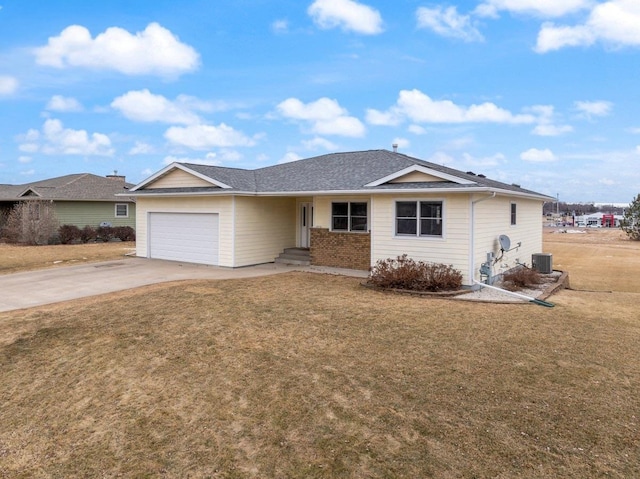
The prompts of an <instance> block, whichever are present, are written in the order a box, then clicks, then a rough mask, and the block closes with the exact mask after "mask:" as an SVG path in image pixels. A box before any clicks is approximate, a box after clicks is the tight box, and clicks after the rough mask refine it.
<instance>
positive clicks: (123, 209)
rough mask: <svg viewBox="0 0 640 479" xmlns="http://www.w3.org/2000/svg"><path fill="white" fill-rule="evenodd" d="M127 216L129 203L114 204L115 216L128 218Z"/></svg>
mask: <svg viewBox="0 0 640 479" xmlns="http://www.w3.org/2000/svg"><path fill="white" fill-rule="evenodd" d="M128 217H129V205H128V204H126V203H117V204H116V218H128Z"/></svg>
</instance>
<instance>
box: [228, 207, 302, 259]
mask: <svg viewBox="0 0 640 479" xmlns="http://www.w3.org/2000/svg"><path fill="white" fill-rule="evenodd" d="M235 218H236V222H235V235H236V242H235V246H236V251H235V264H234V266H247V265H251V264H260V263H268V262H272V261H273V260H274V259H275V258H276V256H278V255H279V254H280V253H281V252H282V250H284V248H292V247H294V246H296V200H295V198H264V197H261V198H256V197H243V196H238V197H236V198H235ZM220 229H221V230H222V227H221V228H220Z"/></svg>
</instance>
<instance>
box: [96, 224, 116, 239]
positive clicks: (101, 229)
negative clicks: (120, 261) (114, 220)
mask: <svg viewBox="0 0 640 479" xmlns="http://www.w3.org/2000/svg"><path fill="white" fill-rule="evenodd" d="M111 238H113V228H112V227H111V226H98V227H97V228H96V241H104V242H107V241H109V240H110V239H111Z"/></svg>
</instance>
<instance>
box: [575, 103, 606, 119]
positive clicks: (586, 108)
mask: <svg viewBox="0 0 640 479" xmlns="http://www.w3.org/2000/svg"><path fill="white" fill-rule="evenodd" d="M574 107H575V109H576V110H578V112H580V114H581V115H582V116H583V117H585V118H592V117H594V116H607V115H608V114H609V113H611V110H612V108H613V104H612V103H611V102H609V101H576V102H574Z"/></svg>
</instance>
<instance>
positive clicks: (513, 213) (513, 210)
mask: <svg viewBox="0 0 640 479" xmlns="http://www.w3.org/2000/svg"><path fill="white" fill-rule="evenodd" d="M516 211H517V210H516V204H515V203H511V226H515V225H516V220H517V215H516Z"/></svg>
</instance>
